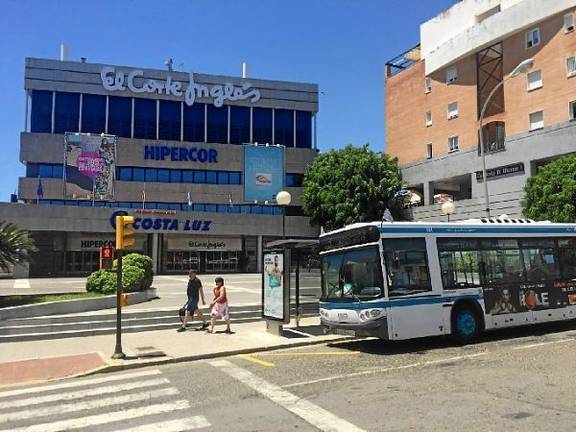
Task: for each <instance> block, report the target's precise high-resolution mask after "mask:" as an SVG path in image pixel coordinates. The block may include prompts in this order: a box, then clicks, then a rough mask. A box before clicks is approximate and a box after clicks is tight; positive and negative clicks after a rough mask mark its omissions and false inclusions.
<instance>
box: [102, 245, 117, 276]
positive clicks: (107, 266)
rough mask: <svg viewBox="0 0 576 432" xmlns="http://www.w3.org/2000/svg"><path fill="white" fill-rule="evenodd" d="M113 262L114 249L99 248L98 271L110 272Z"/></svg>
mask: <svg viewBox="0 0 576 432" xmlns="http://www.w3.org/2000/svg"><path fill="white" fill-rule="evenodd" d="M113 261H114V248H113V247H109V246H107V247H101V248H100V270H102V269H104V270H112V262H113Z"/></svg>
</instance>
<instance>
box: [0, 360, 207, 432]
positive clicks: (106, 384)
mask: <svg viewBox="0 0 576 432" xmlns="http://www.w3.org/2000/svg"><path fill="white" fill-rule="evenodd" d="M190 409H191V407H190V403H189V402H188V401H187V400H185V399H183V398H182V397H181V395H180V392H179V390H178V389H177V388H175V387H173V386H171V385H170V381H169V380H168V379H167V378H165V377H163V376H162V372H161V371H160V370H158V369H152V370H142V371H138V372H131V373H119V374H111V375H104V376H99V377H94V378H87V379H82V380H73V381H68V382H62V383H57V384H48V385H43V386H38V387H31V388H30V387H28V388H23V389H15V390H9V391H5V392H1V391H0V432H58V431H67V430H81V431H90V430H94V431H99V432H112V431H117V432H136V431H138V432H153V431H159V432H160V431H161V432H184V431H191V430H195V429H201V428H207V427H209V426H210V423H209V422H208V420H207V419H206V418H205V417H204V416H201V415H192V416H191V415H190V414H191V413H190Z"/></svg>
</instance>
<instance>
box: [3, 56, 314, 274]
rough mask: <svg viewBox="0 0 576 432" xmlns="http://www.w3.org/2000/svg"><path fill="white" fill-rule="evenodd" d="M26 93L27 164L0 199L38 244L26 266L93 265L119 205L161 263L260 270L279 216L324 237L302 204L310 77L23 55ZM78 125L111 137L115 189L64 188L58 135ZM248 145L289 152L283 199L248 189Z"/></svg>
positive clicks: (140, 246)
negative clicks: (101, 192)
mask: <svg viewBox="0 0 576 432" xmlns="http://www.w3.org/2000/svg"><path fill="white" fill-rule="evenodd" d="M25 91H26V122H25V124H26V127H25V130H24V132H22V134H21V139H20V158H21V162H22V163H23V164H25V166H26V173H25V177H22V178H20V179H19V188H18V198H19V203H18V204H2V207H3V208H2V212H3V214H5V215H6V216H7V219H8V220H13V221H14V222H18V224H19V225H20V226H22V227H23V228H26V229H29V230H30V231H31V232H32V235H33V237H34V239H35V240H36V243H37V245H38V247H39V252H38V254H36V256H35V259H34V261H33V263H32V264H31V265H30V266H29V267H28V268H26V269H19V272H20V274H21V275H24V276H27V275H28V276H49V275H75V274H86V273H89V272H90V271H93V270H94V269H95V268H97V266H98V253H97V252H98V248H99V247H100V246H102V245H105V244H109V243H110V242H111V241H112V239H113V227H112V224H111V218H112V217H113V216H114V215H115V214H117V212H125V213H130V214H134V215H135V216H137V218H138V224H137V230H136V231H137V236H136V238H137V241H136V245H135V248H134V249H135V250H138V251H140V252H143V253H146V254H148V255H150V256H151V257H152V258H153V261H154V266H155V269H156V271H157V273H160V274H162V273H178V272H185V271H187V270H189V269H191V268H194V269H197V270H199V271H201V272H239V271H247V272H253V271H259V269H260V266H261V262H260V261H261V249H262V245H263V243H264V242H265V241H267V240H269V239H274V238H278V237H280V236H282V234H283V233H282V217H283V214H285V217H286V230H287V231H286V234H287V235H289V236H291V237H300V238H306V237H309V238H310V237H315V236H317V234H318V229H317V227H313V226H311V225H310V221H309V219H308V218H306V217H305V216H304V215H303V213H302V209H301V207H300V197H301V186H302V180H303V175H304V172H305V170H306V167H307V166H308V165H309V164H310V163H311V162H312V160H313V159H314V157H315V156H316V154H317V150H316V142H315V135H316V134H315V123H316V114H317V111H318V87H317V85H315V84H306V83H294V82H284V81H270V80H260V79H252V78H240V77H228V76H221V75H204V74H191V73H188V72H186V73H184V72H178V71H169V70H152V69H142V68H136V67H124V66H110V65H103V64H92V63H85V62H73V61H58V60H48V59H35V58H27V59H26V68H25ZM74 132H81V133H90V134H98V135H100V134H102V133H104V134H109V135H116V136H118V142H117V145H116V155H115V169H114V177H115V178H114V198H113V199H108V200H102V199H99V197H98V196H94V197H92V196H91V195H90V194H88V195H78V196H72V197H71V196H68V195H67V194H65V193H64V190H65V189H66V178H67V176H68V175H69V172H67V171H69V167H66V165H65V164H64V152H65V138H64V137H65V134H66V133H74ZM255 143H258V144H270V145H281V146H283V147H284V149H285V150H284V179H283V184H284V189H285V190H287V191H289V192H290V193H291V195H292V203H291V205H290V206H288V207H287V208H285V209H283V208H281V207H278V206H276V205H274V202H273V200H270V201H269V202H253V201H252V202H249V201H245V200H244V187H243V185H244V178H243V169H244V161H243V149H244V146H245V145H250V144H255ZM168 219H169V220H171V221H175V222H173V223H170V222H165V220H168ZM158 221H159V222H158ZM175 227H176V228H175Z"/></svg>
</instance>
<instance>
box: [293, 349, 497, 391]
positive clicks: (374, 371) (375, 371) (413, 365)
mask: <svg viewBox="0 0 576 432" xmlns="http://www.w3.org/2000/svg"><path fill="white" fill-rule="evenodd" d="M487 354H488V353H478V354H470V355H462V356H456V357H449V358H445V359H440V360H430V361H427V362H416V363H410V364H407V365H404V366H393V367H389V368H382V369H372V370H367V371H361V372H352V373H349V374H342V375H333V376H331V377H326V378H318V379H315V380H310V381H301V382H297V383H293V384H287V385H284V386H282V388H285V389H286V388H292V387H299V386H304V385H310V384H317V383H321V382H326V381H335V380H339V379H344V378H352V377H357V376H364V375H374V374H378V373H386V372H393V371H398V370H403V369H412V368H416V367H419V366H432V365H435V364H441V363H447V362H454V361H459V360H467V359H470V358H475V357H480V356H483V355H487Z"/></svg>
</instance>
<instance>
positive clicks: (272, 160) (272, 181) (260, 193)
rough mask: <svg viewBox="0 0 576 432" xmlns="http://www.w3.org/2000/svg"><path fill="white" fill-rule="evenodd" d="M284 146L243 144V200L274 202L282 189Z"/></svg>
mask: <svg viewBox="0 0 576 432" xmlns="http://www.w3.org/2000/svg"><path fill="white" fill-rule="evenodd" d="M284 177H285V175H284V147H283V146H270V145H267V146H264V145H245V146H244V200H245V201H251V202H256V201H257V202H265V201H268V202H274V201H275V200H276V194H277V193H278V192H280V191H281V190H283V189H284Z"/></svg>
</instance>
